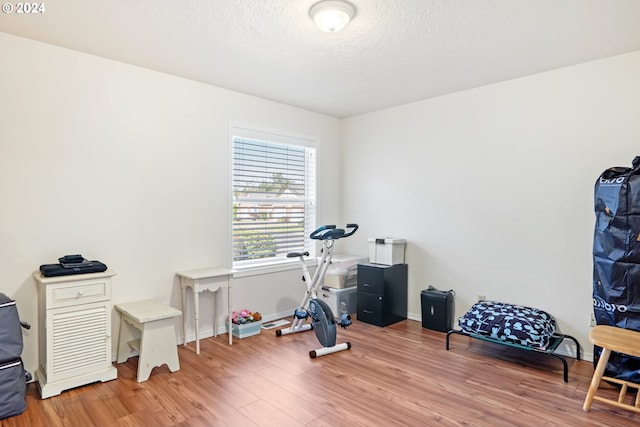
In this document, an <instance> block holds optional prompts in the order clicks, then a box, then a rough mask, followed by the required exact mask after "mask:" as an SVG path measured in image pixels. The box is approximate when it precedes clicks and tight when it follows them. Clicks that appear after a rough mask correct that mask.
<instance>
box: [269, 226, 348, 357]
mask: <svg viewBox="0 0 640 427" xmlns="http://www.w3.org/2000/svg"><path fill="white" fill-rule="evenodd" d="M346 229H347V231H345V230H344V229H342V228H336V226H335V225H323V226H321V227H319V228H318V229H316V230H315V231H314V232H313V233H311V234H310V235H309V237H310V238H311V239H314V240H321V241H322V257H321V258H320V261H319V263H318V266H317V268H316V271H315V273H314V274H313V277H312V276H311V274H310V273H309V269H308V268H307V264H306V263H305V261H304V257H308V256H309V252H291V253H288V254H287V258H298V259H299V260H300V264H301V265H302V274H303V275H302V281H303V282H305V283H306V285H307V290H306V292H305V294H304V298H302V303H300V307H298V308H297V309H296V310H295V312H294V315H293V322H292V323H291V326H290V327H288V328H285V329H279V330H277V331H276V336H278V337H280V336H282V335H288V334H294V333H296V332H304V331H308V330H310V329H313V330H314V331H315V332H316V337H317V338H318V341H320V344H322V348H320V349H317V350H311V351H310V352H309V357H311V358H312V359H314V358H316V357H318V356H324V355H326V354H331V353H336V352H338V351H342V350H348V349H350V348H351V343H350V342H346V343H341V344H336V335H337V329H336V326H341V327H343V328H346V327H347V326H349V325H350V324H351V316H350V315H349V313H343V314H342V315H341V316H340V318H339V319H336V318H334V316H333V312H332V311H331V307H329V305H328V304H327V303H326V302H324V301H322V300H321V299H318V288H320V287H321V286H322V283H323V282H324V275H325V273H326V272H327V268H328V267H329V264H330V263H331V257H332V255H333V244H334V243H335V241H336V240H338V239H343V238H345V237H349V236H351V235H352V234H353V233H355V232H356V230H357V229H358V224H347V226H346ZM309 317H311V323H305V320H306V319H307V318H309Z"/></svg>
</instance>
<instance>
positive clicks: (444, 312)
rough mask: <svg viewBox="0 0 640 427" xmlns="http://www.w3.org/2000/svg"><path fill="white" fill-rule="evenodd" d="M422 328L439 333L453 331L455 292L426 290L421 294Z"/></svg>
mask: <svg viewBox="0 0 640 427" xmlns="http://www.w3.org/2000/svg"><path fill="white" fill-rule="evenodd" d="M420 305H421V307H422V327H423V328H427V329H431V330H434V331H439V332H449V331H450V330H451V329H453V291H439V290H437V289H425V290H424V291H422V292H420Z"/></svg>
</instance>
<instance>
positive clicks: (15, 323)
mask: <svg viewBox="0 0 640 427" xmlns="http://www.w3.org/2000/svg"><path fill="white" fill-rule="evenodd" d="M22 328H26V329H29V328H30V326H29V324H27V323H25V322H20V317H19V316H18V308H17V306H16V302H15V301H14V300H12V299H11V298H9V297H7V296H6V295H5V294H3V293H0V420H1V419H5V418H8V417H12V416H14V415H18V414H21V413H23V412H24V410H25V409H26V408H27V401H26V394H27V381H29V380H30V379H31V374H29V373H28V372H26V371H25V370H24V365H23V363H22V359H21V355H22Z"/></svg>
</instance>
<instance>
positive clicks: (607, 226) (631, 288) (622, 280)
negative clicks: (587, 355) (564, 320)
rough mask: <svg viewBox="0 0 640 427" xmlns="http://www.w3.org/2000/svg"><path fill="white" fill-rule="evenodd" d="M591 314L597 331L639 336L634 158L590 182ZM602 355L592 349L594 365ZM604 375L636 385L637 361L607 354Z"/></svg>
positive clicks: (639, 227)
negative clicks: (604, 329) (608, 328)
mask: <svg viewBox="0 0 640 427" xmlns="http://www.w3.org/2000/svg"><path fill="white" fill-rule="evenodd" d="M594 202H595V215H596V224H595V230H594V236H593V312H594V315H595V318H596V323H597V324H598V325H611V326H618V327H620V328H625V329H631V330H635V331H640V156H637V157H636V158H635V159H633V162H632V167H631V168H628V167H612V168H609V169H607V170H605V171H604V172H603V173H602V174H601V175H600V176H599V177H598V180H597V181H596V184H595V190H594ZM601 353H602V349H601V348H600V347H597V346H596V347H595V348H594V363H595V362H597V360H598V359H599V357H600V354H601ZM605 375H607V376H609V377H613V378H618V379H621V380H625V381H631V382H634V383H640V359H638V358H634V357H631V356H626V355H622V354H619V353H616V352H612V353H611V357H610V358H609V363H608V364H607V367H606V370H605Z"/></svg>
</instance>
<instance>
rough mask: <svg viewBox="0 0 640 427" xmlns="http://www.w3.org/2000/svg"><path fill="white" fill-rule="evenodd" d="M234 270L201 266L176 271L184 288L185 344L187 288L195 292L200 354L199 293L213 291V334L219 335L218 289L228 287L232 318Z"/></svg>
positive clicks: (228, 305) (231, 339)
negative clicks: (199, 267) (194, 268)
mask: <svg viewBox="0 0 640 427" xmlns="http://www.w3.org/2000/svg"><path fill="white" fill-rule="evenodd" d="M233 273H235V271H234V270H231V269H228V268H201V269H198V270H188V271H179V272H177V273H176V275H178V277H180V286H181V288H182V320H183V326H184V345H187V310H186V306H187V288H191V291H192V294H193V318H194V322H195V333H196V354H200V338H199V330H198V329H199V320H200V300H199V296H198V295H199V294H200V292H202V291H210V292H213V295H214V300H213V310H214V317H213V336H216V337H217V336H218V312H217V303H218V298H217V295H218V291H220V290H221V289H223V288H226V289H227V315H228V316H229V318H231V280H230V279H231V276H232V275H233ZM232 335H233V334H231V331H229V345H231V344H232V342H233V338H232Z"/></svg>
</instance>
